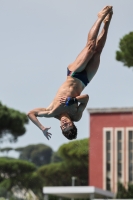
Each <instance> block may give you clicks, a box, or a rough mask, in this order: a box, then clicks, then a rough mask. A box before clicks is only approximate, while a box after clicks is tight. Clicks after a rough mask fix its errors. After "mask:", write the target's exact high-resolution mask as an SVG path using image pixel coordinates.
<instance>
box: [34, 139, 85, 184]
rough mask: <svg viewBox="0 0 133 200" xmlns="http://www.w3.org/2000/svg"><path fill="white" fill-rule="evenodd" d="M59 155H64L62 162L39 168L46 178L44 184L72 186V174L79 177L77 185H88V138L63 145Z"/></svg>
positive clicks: (42, 175) (39, 171)
mask: <svg viewBox="0 0 133 200" xmlns="http://www.w3.org/2000/svg"><path fill="white" fill-rule="evenodd" d="M58 155H59V156H61V157H62V160H63V161H62V162H57V163H51V164H48V165H45V166H42V167H40V168H39V169H38V173H39V174H40V175H41V177H43V179H44V185H49V186H61V185H63V186H70V185H71V182H72V181H71V178H72V176H75V177H77V179H76V182H75V185H88V139H84V140H76V141H72V142H70V143H67V144H64V145H62V146H61V147H60V148H59V150H58ZM59 177H60V178H59Z"/></svg>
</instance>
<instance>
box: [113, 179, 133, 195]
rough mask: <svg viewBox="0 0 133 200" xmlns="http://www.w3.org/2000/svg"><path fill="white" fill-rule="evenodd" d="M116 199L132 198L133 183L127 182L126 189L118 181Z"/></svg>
mask: <svg viewBox="0 0 133 200" xmlns="http://www.w3.org/2000/svg"><path fill="white" fill-rule="evenodd" d="M116 198H117V199H124V198H125V199H129V198H131V199H132V198H133V184H131V183H128V188H127V189H126V188H125V187H124V186H123V184H122V183H120V182H119V183H118V190H117V194H116Z"/></svg>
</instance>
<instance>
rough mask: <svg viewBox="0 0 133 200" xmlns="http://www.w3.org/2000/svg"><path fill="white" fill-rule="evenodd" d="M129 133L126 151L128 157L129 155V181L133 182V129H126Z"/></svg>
mask: <svg viewBox="0 0 133 200" xmlns="http://www.w3.org/2000/svg"><path fill="white" fill-rule="evenodd" d="M128 134H129V141H128V144H129V151H128V157H129V182H130V183H133V130H132V131H128Z"/></svg>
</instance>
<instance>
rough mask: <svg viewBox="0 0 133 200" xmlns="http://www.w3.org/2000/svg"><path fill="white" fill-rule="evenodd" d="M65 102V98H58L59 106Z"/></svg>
mask: <svg viewBox="0 0 133 200" xmlns="http://www.w3.org/2000/svg"><path fill="white" fill-rule="evenodd" d="M66 100H67V97H66V96H63V97H60V98H59V101H60V104H65V103H66Z"/></svg>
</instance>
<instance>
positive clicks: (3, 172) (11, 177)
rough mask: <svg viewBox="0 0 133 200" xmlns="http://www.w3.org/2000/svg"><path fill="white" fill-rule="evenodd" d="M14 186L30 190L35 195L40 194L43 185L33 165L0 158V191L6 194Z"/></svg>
mask: <svg viewBox="0 0 133 200" xmlns="http://www.w3.org/2000/svg"><path fill="white" fill-rule="evenodd" d="M36 183H37V184H36ZM15 186H18V187H19V188H20V189H23V188H24V189H27V190H28V189H31V190H32V191H33V192H35V193H36V194H37V193H41V191H42V186H43V185H42V179H41V177H40V176H39V175H38V174H37V173H36V166H35V165H34V164H33V163H30V162H27V161H22V160H18V159H5V158H0V191H1V192H5V191H6V193H7V192H9V191H11V189H12V188H13V187H15Z"/></svg>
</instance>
